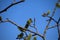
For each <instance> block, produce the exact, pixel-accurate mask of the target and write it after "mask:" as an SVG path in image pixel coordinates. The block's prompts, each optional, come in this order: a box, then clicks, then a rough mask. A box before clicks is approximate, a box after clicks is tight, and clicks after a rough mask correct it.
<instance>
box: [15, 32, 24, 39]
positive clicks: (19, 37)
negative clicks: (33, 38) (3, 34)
mask: <svg viewBox="0 0 60 40" xmlns="http://www.w3.org/2000/svg"><path fill="white" fill-rule="evenodd" d="M23 35H24V34H23V33H20V34H19V35H18V36H17V38H16V39H21V38H23Z"/></svg>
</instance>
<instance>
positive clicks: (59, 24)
mask: <svg viewBox="0 0 60 40" xmlns="http://www.w3.org/2000/svg"><path fill="white" fill-rule="evenodd" d="M58 25H59V26H60V24H58ZM55 27H57V24H56V25H54V26H51V27H49V28H48V29H52V28H55Z"/></svg>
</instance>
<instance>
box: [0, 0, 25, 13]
mask: <svg viewBox="0 0 60 40" xmlns="http://www.w3.org/2000/svg"><path fill="white" fill-rule="evenodd" d="M21 2H24V0H22V1H19V2H15V3H12V4H10V5H9V6H7V7H6V8H5V9H3V10H1V11H0V14H1V13H3V12H5V11H7V10H8V9H9V8H10V7H12V6H14V5H16V4H19V3H21Z"/></svg>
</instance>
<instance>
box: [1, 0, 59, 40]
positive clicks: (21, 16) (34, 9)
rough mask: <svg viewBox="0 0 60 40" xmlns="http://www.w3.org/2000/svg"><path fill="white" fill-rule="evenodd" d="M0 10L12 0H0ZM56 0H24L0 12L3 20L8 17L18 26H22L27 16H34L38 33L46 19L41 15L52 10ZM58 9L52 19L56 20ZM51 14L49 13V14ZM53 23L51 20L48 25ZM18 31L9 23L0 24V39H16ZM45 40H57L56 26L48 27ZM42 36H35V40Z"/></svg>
mask: <svg viewBox="0 0 60 40" xmlns="http://www.w3.org/2000/svg"><path fill="white" fill-rule="evenodd" d="M0 1H1V2H0V11H1V10H3V9H4V8H6V7H7V6H8V5H10V4H11V3H12V2H13V0H0ZM18 1H19V0H18ZM56 2H57V0H45V1H44V0H26V1H25V2H23V3H20V4H17V5H14V6H12V7H11V8H9V9H8V10H7V11H6V12H4V13H2V14H0V16H2V18H3V20H6V18H9V19H10V20H12V21H13V22H16V23H17V24H18V25H20V26H22V27H23V26H24V25H25V24H26V21H27V20H28V19H29V18H32V19H34V18H36V26H37V29H38V31H39V33H40V34H43V31H44V29H45V26H46V25H47V22H46V19H48V18H43V17H42V16H41V15H42V14H43V13H44V12H47V11H48V10H50V11H51V13H52V11H53V9H54V7H55V3H56ZM59 10H60V9H58V8H57V10H56V13H55V16H54V19H56V20H58V17H60V11H59ZM50 15H51V14H50ZM54 24H55V23H54V22H53V21H52V22H51V24H50V26H52V25H54ZM34 31H35V30H34ZM19 33H20V31H19V30H18V29H17V27H16V26H15V25H13V24H11V23H1V24H0V40H16V37H17V35H18V34H19ZM46 37H47V40H57V39H58V33H57V28H53V29H49V30H48V31H47V34H46ZM38 39H40V40H42V38H40V37H37V40H38Z"/></svg>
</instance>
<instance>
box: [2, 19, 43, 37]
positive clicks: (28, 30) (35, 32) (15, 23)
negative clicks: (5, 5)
mask: <svg viewBox="0 0 60 40" xmlns="http://www.w3.org/2000/svg"><path fill="white" fill-rule="evenodd" d="M3 22H10V23H12V24H14V25H15V26H17V27H20V28H22V27H21V26H19V25H17V24H16V23H15V22H12V21H11V20H9V19H8V18H7V20H6V21H3ZM22 29H24V30H26V29H25V28H22ZM26 31H29V32H31V33H34V34H36V35H38V36H40V37H42V38H43V35H41V34H38V33H36V32H33V31H31V30H29V29H27V30H26Z"/></svg>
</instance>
